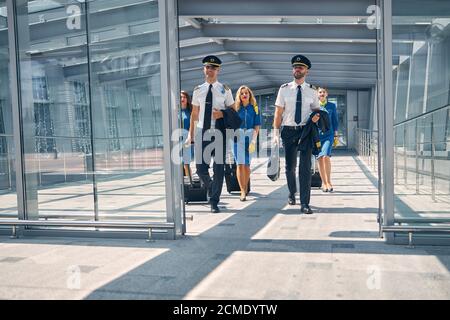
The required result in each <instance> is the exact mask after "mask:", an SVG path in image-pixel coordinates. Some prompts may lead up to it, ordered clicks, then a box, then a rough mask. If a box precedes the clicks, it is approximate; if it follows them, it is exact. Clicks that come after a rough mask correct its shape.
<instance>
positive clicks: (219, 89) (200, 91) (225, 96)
mask: <svg viewBox="0 0 450 320" xmlns="http://www.w3.org/2000/svg"><path fill="white" fill-rule="evenodd" d="M208 90H209V83H208V82H205V83H203V84H201V85H199V86H197V87H195V89H194V93H193V94H192V104H193V105H196V106H199V107H200V110H199V119H198V123H197V128H200V129H202V128H203V119H204V116H205V101H206V95H207V94H208ZM212 96H213V103H212V107H213V109H216V110H225V108H226V107H230V106H232V105H233V104H234V99H233V94H232V93H231V89H230V88H229V87H228V86H226V85H223V84H222V83H220V82H219V81H216V82H214V83H213V84H212ZM215 124H216V120H214V118H213V117H212V113H211V129H214V128H215Z"/></svg>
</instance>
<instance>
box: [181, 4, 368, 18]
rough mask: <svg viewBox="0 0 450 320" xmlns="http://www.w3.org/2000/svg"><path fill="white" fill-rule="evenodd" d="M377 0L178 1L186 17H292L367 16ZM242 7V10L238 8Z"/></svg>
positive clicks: (182, 13)
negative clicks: (340, 0) (339, 0)
mask: <svg viewBox="0 0 450 320" xmlns="http://www.w3.org/2000/svg"><path fill="white" fill-rule="evenodd" d="M373 4H374V1H373V0H346V1H342V2H341V3H339V5H336V0H321V1H316V0H285V1H258V0H246V1H245V7H244V6H243V3H242V1H241V0H214V1H210V0H190V1H179V2H178V14H179V15H180V16H186V17H226V16H231V17H236V16H249V15H251V16H263V17H273V16H280V17H292V16H298V15H302V16H317V17H326V16H358V17H359V16H361V17H364V16H365V17H367V16H369V15H370V14H369V13H367V8H368V7H369V6H371V5H373ZM236 8H241V9H242V10H236Z"/></svg>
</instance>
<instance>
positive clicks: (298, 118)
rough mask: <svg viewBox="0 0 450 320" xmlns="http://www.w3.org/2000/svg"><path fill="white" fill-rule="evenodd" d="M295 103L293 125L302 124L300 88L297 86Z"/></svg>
mask: <svg viewBox="0 0 450 320" xmlns="http://www.w3.org/2000/svg"><path fill="white" fill-rule="evenodd" d="M297 89H298V91H297V101H296V103H295V123H297V124H300V122H302V87H301V86H297Z"/></svg>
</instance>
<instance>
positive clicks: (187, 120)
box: [180, 91, 194, 176]
mask: <svg viewBox="0 0 450 320" xmlns="http://www.w3.org/2000/svg"><path fill="white" fill-rule="evenodd" d="M180 101H181V120H182V126H183V129H184V130H187V131H188V132H189V128H190V125H191V112H192V104H191V97H190V96H189V93H187V92H186V91H181V96H180ZM193 155H194V146H193V145H190V146H187V147H186V146H184V147H183V168H184V174H185V176H188V175H189V164H190V163H191V161H192V158H193Z"/></svg>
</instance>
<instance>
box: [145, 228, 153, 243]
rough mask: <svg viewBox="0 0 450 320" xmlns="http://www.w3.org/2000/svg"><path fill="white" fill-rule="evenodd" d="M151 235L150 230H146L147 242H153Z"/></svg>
mask: <svg viewBox="0 0 450 320" xmlns="http://www.w3.org/2000/svg"><path fill="white" fill-rule="evenodd" d="M152 237H153V235H152V228H148V238H147V240H146V241H147V242H155V240H153V239H152Z"/></svg>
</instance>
